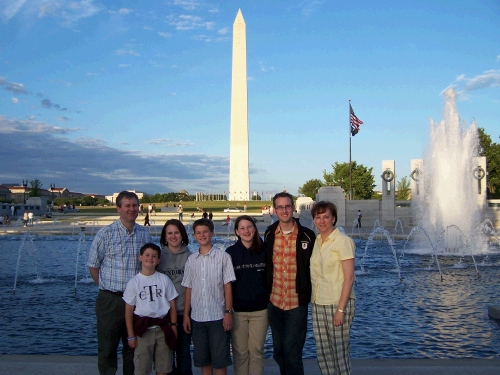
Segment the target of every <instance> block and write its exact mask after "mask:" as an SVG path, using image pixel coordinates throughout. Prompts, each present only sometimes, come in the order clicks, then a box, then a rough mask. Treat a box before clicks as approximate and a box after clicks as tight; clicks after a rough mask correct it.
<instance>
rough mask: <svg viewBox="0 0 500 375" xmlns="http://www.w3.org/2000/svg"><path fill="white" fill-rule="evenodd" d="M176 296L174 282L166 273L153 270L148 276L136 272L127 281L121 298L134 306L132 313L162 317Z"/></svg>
mask: <svg viewBox="0 0 500 375" xmlns="http://www.w3.org/2000/svg"><path fill="white" fill-rule="evenodd" d="M175 297H177V291H176V290H175V287H174V284H173V283H172V281H171V280H170V278H169V277H168V276H167V275H164V274H162V273H160V272H155V273H154V274H152V275H150V276H146V275H143V274H142V273H138V274H137V275H135V276H134V277H133V278H132V279H130V281H129V282H128V283H127V287H126V288H125V292H124V293H123V300H124V301H125V302H126V303H127V304H129V305H131V306H135V310H134V314H135V315H138V316H149V317H150V318H163V317H164V316H165V315H167V314H168V311H169V310H170V301H172V300H173V299H175Z"/></svg>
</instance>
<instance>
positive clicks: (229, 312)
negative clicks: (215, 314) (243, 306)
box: [226, 309, 234, 314]
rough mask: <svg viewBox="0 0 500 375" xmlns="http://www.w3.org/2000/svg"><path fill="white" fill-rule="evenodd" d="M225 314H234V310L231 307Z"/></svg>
mask: <svg viewBox="0 0 500 375" xmlns="http://www.w3.org/2000/svg"><path fill="white" fill-rule="evenodd" d="M226 314H234V310H233V309H231V310H226Z"/></svg>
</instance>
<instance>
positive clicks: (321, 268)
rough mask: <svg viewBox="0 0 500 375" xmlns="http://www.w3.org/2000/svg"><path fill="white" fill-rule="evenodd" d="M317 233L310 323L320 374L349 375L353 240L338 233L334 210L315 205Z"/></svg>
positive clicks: (327, 203)
mask: <svg viewBox="0 0 500 375" xmlns="http://www.w3.org/2000/svg"><path fill="white" fill-rule="evenodd" d="M311 214H312V217H313V219H314V224H315V225H316V228H317V229H318V231H319V234H318V236H317V237H316V242H315V244H314V249H313V253H312V256H311V281H312V296H311V302H312V320H313V331H314V339H315V340H316V350H317V353H318V354H317V355H318V363H319V367H320V369H321V373H322V374H323V375H327V374H328V375H330V374H335V375H339V374H342V375H347V374H350V373H351V358H350V331H351V325H352V320H353V318H354V313H355V310H356V305H355V296H354V289H353V283H354V251H355V248H356V246H355V245H354V242H353V241H352V239H351V238H350V237H348V236H346V235H345V234H344V233H342V232H340V231H339V230H338V229H337V228H336V227H335V224H336V223H337V207H335V205H334V204H333V203H330V202H324V201H321V202H318V203H316V204H315V205H314V206H313V208H312V210H311Z"/></svg>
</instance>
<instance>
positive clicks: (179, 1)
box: [173, 0, 200, 10]
mask: <svg viewBox="0 0 500 375" xmlns="http://www.w3.org/2000/svg"><path fill="white" fill-rule="evenodd" d="M173 5H175V6H179V7H181V8H183V9H186V10H194V9H196V8H198V7H199V6H200V3H199V2H198V1H194V0H174V1H173Z"/></svg>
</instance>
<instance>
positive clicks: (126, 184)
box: [0, 116, 229, 194]
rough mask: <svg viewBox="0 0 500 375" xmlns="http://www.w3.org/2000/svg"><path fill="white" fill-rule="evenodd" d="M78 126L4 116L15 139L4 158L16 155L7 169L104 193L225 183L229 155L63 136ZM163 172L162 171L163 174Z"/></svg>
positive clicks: (0, 129)
mask: <svg viewBox="0 0 500 375" xmlns="http://www.w3.org/2000/svg"><path fill="white" fill-rule="evenodd" d="M78 130H79V129H75V128H73V129H70V128H65V127H57V126H51V125H49V124H47V123H44V122H36V121H27V120H10V119H8V118H6V117H4V116H0V134H1V135H0V136H1V138H2V142H4V143H5V144H16V147H15V148H10V147H3V148H0V160H16V163H6V164H5V165H2V173H3V174H4V176H13V177H16V178H17V177H18V176H31V175H33V174H34V173H35V172H34V171H36V176H34V177H37V178H40V180H41V181H42V182H44V181H46V180H48V179H53V178H54V176H55V175H57V176H58V177H57V179H58V181H54V182H56V183H57V184H58V185H62V186H67V187H68V188H69V189H70V190H71V191H79V192H95V193H99V194H110V193H112V192H114V191H120V190H123V189H135V190H140V191H145V192H149V193H156V192H166V191H170V190H180V189H186V190H188V191H189V190H193V191H195V190H198V189H201V190H203V189H208V188H211V189H214V187H215V188H216V189H217V187H219V188H220V189H221V190H223V189H225V188H226V185H227V176H228V173H229V159H228V158H227V157H221V156H212V155H204V154H191V155H189V154H182V155H181V154H169V155H165V154H151V153H144V152H142V151H133V150H122V149H115V148H112V147H110V146H109V145H108V144H107V143H106V142H104V141H102V140H101V139H95V138H78V139H75V140H69V139H67V138H65V137H64V136H65V135H69V134H70V133H74V132H76V131H78ZM21 135H22V136H21ZM174 142H178V141H174ZM178 143H187V142H178ZM124 163H125V164H124ZM124 165H126V169H124ZM158 171H162V173H161V176H159V175H158Z"/></svg>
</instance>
